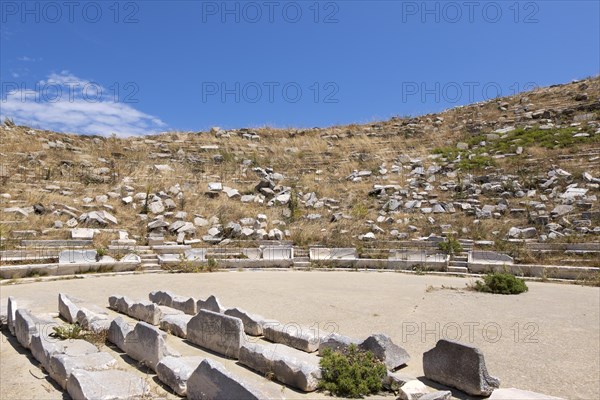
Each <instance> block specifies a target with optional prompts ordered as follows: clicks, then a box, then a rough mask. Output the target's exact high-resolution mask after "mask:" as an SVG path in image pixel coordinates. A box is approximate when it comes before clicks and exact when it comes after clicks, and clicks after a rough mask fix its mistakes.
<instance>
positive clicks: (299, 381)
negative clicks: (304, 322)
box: [239, 343, 321, 392]
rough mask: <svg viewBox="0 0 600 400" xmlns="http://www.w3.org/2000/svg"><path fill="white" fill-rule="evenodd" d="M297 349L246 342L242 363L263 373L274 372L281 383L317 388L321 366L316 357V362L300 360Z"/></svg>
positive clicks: (241, 358)
mask: <svg viewBox="0 0 600 400" xmlns="http://www.w3.org/2000/svg"><path fill="white" fill-rule="evenodd" d="M294 353H295V350H293V349H290V348H286V347H285V346H279V345H266V346H263V345H260V344H255V343H245V344H244V345H243V346H242V347H241V349H240V357H239V361H240V363H241V364H243V365H245V366H247V367H248V368H251V369H253V370H255V371H258V372H260V373H261V374H265V375H266V374H272V375H273V377H274V378H275V379H276V380H278V381H279V382H281V383H284V384H286V385H289V386H291V387H293V388H296V389H299V390H302V391H304V392H312V391H314V390H316V389H317V386H318V383H319V379H321V368H320V367H319V363H318V361H317V359H316V357H315V362H314V363H309V362H307V361H303V360H300V359H299V358H297V357H296V355H295V354H294Z"/></svg>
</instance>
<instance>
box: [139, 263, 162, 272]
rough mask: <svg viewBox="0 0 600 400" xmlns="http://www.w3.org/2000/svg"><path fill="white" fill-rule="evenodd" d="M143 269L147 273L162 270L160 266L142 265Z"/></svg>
mask: <svg viewBox="0 0 600 400" xmlns="http://www.w3.org/2000/svg"><path fill="white" fill-rule="evenodd" d="M142 268H144V270H145V271H159V270H161V269H162V268H161V266H160V265H159V264H142Z"/></svg>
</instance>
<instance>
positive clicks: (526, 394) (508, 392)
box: [488, 388, 564, 400]
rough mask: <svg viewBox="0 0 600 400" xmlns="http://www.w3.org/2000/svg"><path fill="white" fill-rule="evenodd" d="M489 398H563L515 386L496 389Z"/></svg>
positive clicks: (526, 399) (560, 399)
mask: <svg viewBox="0 0 600 400" xmlns="http://www.w3.org/2000/svg"><path fill="white" fill-rule="evenodd" d="M488 399H491V400H514V399H519V400H564V399H563V398H561V397H554V396H549V395H547V394H541V393H535V392H530V391H527V390H520V389H515V388H507V389H496V390H494V391H493V392H492V395H491V396H490V397H488Z"/></svg>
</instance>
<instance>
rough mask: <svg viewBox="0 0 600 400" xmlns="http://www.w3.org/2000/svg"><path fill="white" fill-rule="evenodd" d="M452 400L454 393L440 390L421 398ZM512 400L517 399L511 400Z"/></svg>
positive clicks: (423, 399) (420, 399)
mask: <svg viewBox="0 0 600 400" xmlns="http://www.w3.org/2000/svg"><path fill="white" fill-rule="evenodd" d="M450 399H452V392H451V391H449V390H438V391H435V392H431V393H427V394H424V395H423V396H420V397H419V400H450ZM511 399H512V400H515V399H517V398H516V397H515V398H511Z"/></svg>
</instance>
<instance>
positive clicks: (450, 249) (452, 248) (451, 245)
mask: <svg viewBox="0 0 600 400" xmlns="http://www.w3.org/2000/svg"><path fill="white" fill-rule="evenodd" d="M438 248H439V249H440V250H441V251H443V252H445V253H447V254H451V255H452V254H456V253H460V252H462V251H463V248H462V245H461V244H460V242H459V241H458V240H457V239H456V238H455V237H454V236H452V235H449V236H448V238H447V240H445V241H443V242H440V243H438Z"/></svg>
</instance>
